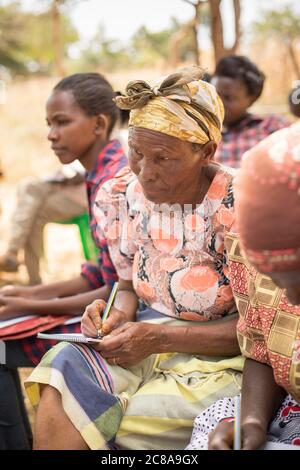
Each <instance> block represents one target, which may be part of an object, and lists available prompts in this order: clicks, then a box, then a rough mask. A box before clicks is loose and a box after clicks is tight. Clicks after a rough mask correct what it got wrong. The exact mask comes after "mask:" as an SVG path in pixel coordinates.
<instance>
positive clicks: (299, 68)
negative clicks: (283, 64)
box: [287, 41, 300, 80]
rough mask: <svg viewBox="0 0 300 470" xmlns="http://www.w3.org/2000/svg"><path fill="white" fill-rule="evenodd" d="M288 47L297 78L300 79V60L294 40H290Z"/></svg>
mask: <svg viewBox="0 0 300 470" xmlns="http://www.w3.org/2000/svg"><path fill="white" fill-rule="evenodd" d="M287 48H288V51H289V55H290V58H291V61H292V64H293V69H294V71H295V73H296V77H297V80H300V66H299V62H298V60H297V56H296V52H295V49H294V46H293V41H290V42H289V43H288V45H287Z"/></svg>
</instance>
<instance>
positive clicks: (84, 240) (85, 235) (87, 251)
mask: <svg viewBox="0 0 300 470" xmlns="http://www.w3.org/2000/svg"><path fill="white" fill-rule="evenodd" d="M58 223H59V224H63V225H74V224H75V225H77V226H78V229H79V234H80V240H81V245H82V249H83V254H84V257H85V259H86V260H87V261H94V262H97V259H98V255H99V249H98V248H97V247H96V245H95V243H94V240H93V238H92V235H91V231H90V226H89V214H88V213H87V212H84V213H83V214H81V215H78V216H76V217H73V218H72V219H69V220H64V221H62V222H58Z"/></svg>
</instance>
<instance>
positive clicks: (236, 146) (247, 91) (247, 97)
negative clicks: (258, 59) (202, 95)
mask: <svg viewBox="0 0 300 470" xmlns="http://www.w3.org/2000/svg"><path fill="white" fill-rule="evenodd" d="M264 82H265V76H264V74H263V72H262V71H261V70H259V69H258V67H257V66H256V65H255V64H254V63H253V62H251V60H250V59H248V58H247V57H244V56H227V57H224V58H223V59H221V60H220V61H219V62H218V63H217V66H216V70H215V72H214V74H213V77H212V79H211V83H212V84H213V85H215V87H216V89H217V92H218V94H219V96H220V98H221V99H222V101H223V104H224V108H225V117H224V123H223V130H222V140H221V143H220V145H219V147H218V148H217V151H216V154H215V160H216V161H217V162H219V163H222V164H223V165H226V166H230V167H233V168H239V167H240V164H241V159H242V155H243V154H244V153H245V152H246V151H247V150H250V149H251V148H252V147H254V145H256V144H258V143H259V142H260V141H261V140H263V139H264V138H265V137H267V136H268V135H269V134H272V132H275V131H277V130H279V129H282V128H283V127H286V126H288V125H289V124H290V123H289V122H288V120H287V119H286V118H285V117H283V116H279V115H269V116H266V117H260V116H258V115H256V114H253V113H251V112H249V108H250V107H251V106H252V105H253V104H254V103H255V102H256V100H257V99H258V98H259V97H260V96H261V94H262V91H263V87H264Z"/></svg>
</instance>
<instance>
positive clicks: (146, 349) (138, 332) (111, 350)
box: [93, 322, 159, 368]
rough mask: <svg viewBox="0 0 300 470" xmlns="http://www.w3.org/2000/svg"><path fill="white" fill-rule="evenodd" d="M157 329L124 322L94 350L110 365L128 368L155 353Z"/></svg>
mask: <svg viewBox="0 0 300 470" xmlns="http://www.w3.org/2000/svg"><path fill="white" fill-rule="evenodd" d="M158 342H159V328H158V327H157V325H152V324H150V323H143V322H126V323H124V324H123V325H121V326H120V327H118V328H116V329H113V330H112V331H111V333H110V334H109V335H107V336H105V337H104V338H103V339H102V341H101V342H100V343H99V345H95V347H94V346H93V347H94V348H95V349H96V350H97V351H100V352H101V355H102V357H104V358H105V359H106V360H107V362H108V363H109V364H111V365H119V366H121V367H124V368H128V367H130V366H133V365H135V364H138V363H139V362H141V361H142V360H143V359H145V358H146V357H148V356H150V355H151V354H153V353H155V352H157V345H158Z"/></svg>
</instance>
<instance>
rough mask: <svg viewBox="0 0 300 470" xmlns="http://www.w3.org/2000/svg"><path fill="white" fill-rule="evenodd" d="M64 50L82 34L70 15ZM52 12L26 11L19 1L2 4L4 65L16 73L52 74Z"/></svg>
mask: <svg viewBox="0 0 300 470" xmlns="http://www.w3.org/2000/svg"><path fill="white" fill-rule="evenodd" d="M61 19H62V44H63V53H64V55H65V56H67V55H68V48H69V46H70V45H71V44H74V43H75V42H77V41H78V39H79V36H78V33H77V31H76V29H75V28H74V26H73V25H72V23H71V21H70V20H69V19H68V17H67V16H65V15H63V16H62V18H61ZM52 44H53V39H52V21H51V12H49V11H46V12H43V13H39V14H35V13H31V12H24V11H22V10H21V8H20V3H19V2H13V3H11V4H10V5H8V6H6V7H0V64H2V65H4V66H6V67H7V68H9V69H10V70H11V72H12V73H23V74H26V73H30V72H39V73H49V72H51V70H52V66H53V60H54V51H53V45H52Z"/></svg>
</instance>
